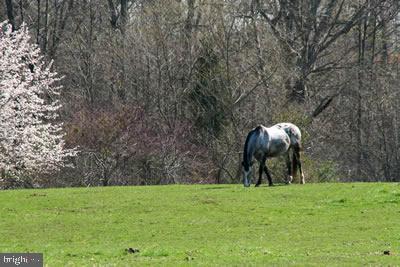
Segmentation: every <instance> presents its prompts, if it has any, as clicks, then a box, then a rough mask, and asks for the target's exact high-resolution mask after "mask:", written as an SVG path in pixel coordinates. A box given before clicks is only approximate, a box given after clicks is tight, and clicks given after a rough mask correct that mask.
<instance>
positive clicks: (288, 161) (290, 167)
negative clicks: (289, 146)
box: [286, 152, 293, 184]
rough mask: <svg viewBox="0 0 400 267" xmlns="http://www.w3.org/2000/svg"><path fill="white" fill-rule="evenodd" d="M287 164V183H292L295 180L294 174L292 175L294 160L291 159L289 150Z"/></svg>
mask: <svg viewBox="0 0 400 267" xmlns="http://www.w3.org/2000/svg"><path fill="white" fill-rule="evenodd" d="M286 166H287V168H288V177H287V181H286V183H287V184H290V183H292V181H293V176H292V162H291V160H290V155H289V152H288V153H286Z"/></svg>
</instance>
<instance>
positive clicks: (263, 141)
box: [242, 123, 305, 187]
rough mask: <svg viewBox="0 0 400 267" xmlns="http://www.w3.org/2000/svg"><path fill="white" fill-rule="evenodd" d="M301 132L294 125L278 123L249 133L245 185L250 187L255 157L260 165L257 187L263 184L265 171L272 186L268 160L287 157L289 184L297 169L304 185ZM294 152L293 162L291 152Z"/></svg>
mask: <svg viewBox="0 0 400 267" xmlns="http://www.w3.org/2000/svg"><path fill="white" fill-rule="evenodd" d="M300 149H301V132H300V130H299V128H298V127H297V126H296V125H294V124H292V123H278V124H276V125H274V126H272V127H269V128H267V127H265V126H262V125H259V126H257V127H256V128H254V129H253V130H251V131H250V132H249V134H248V135H247V138H246V142H245V145H244V152H243V162H242V165H243V184H244V186H246V187H247V186H250V178H249V175H250V174H251V166H252V160H253V156H254V157H255V158H256V159H257V161H258V162H259V163H260V168H259V178H258V181H257V184H256V186H259V185H260V184H261V179H262V173H263V171H264V172H265V174H266V175H267V178H268V184H269V185H270V186H272V185H273V184H272V179H271V175H270V172H269V170H268V167H267V165H266V161H267V158H272V157H277V156H280V155H286V165H287V168H288V179H287V183H288V184H290V183H291V182H292V180H293V176H295V175H296V173H297V169H298V170H299V172H300V176H301V179H300V183H302V184H304V183H305V181H304V174H303V171H302V168H301V161H300ZM290 150H293V156H292V161H291V160H290V155H289V152H290Z"/></svg>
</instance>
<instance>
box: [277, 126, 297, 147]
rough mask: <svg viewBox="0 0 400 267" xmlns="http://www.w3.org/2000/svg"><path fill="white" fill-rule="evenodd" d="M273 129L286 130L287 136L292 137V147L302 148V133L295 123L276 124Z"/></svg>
mask: <svg viewBox="0 0 400 267" xmlns="http://www.w3.org/2000/svg"><path fill="white" fill-rule="evenodd" d="M272 127H276V128H279V129H282V130H284V131H285V132H286V134H287V135H288V136H289V137H290V142H291V145H299V146H301V131H300V129H299V127H297V126H296V125H294V124H293V123H290V122H282V123H278V124H275V125H274V126H272ZM272 127H271V128H272Z"/></svg>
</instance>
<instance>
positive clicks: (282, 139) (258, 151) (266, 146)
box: [254, 125, 290, 160]
mask: <svg viewBox="0 0 400 267" xmlns="http://www.w3.org/2000/svg"><path fill="white" fill-rule="evenodd" d="M254 130H256V131H257V135H256V136H255V138H254V156H255V157H256V158H257V159H258V160H261V159H262V158H263V157H264V156H267V157H275V156H278V155H281V154H283V153H285V152H286V151H287V150H288V148H289V146H290V139H289V136H288V135H287V134H286V132H285V131H284V130H283V129H280V128H277V127H275V128H273V127H270V128H267V127H265V126H262V125H260V126H258V127H256V128H255V129H254Z"/></svg>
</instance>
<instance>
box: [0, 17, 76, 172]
mask: <svg viewBox="0 0 400 267" xmlns="http://www.w3.org/2000/svg"><path fill="white" fill-rule="evenodd" d="M50 68H51V63H50V64H48V65H46V64H45V62H44V60H43V57H42V56H41V55H40V51H39V48H38V47H37V45H35V44H32V43H30V37H29V33H28V29H27V27H26V26H25V25H22V26H21V28H20V29H19V30H17V31H14V32H13V31H12V29H11V25H9V24H8V23H6V22H3V23H0V170H1V172H2V178H4V177H5V175H6V174H9V175H13V176H16V177H18V176H19V175H20V174H26V173H32V172H43V171H50V170H56V169H58V168H60V167H61V166H63V165H64V160H65V158H66V157H68V156H73V155H74V154H75V151H74V150H69V149H65V148H64V141H63V134H62V133H61V130H62V129H61V127H62V124H61V123H59V122H57V117H58V114H57V111H58V109H59V108H60V106H61V105H60V103H59V101H58V100H57V98H58V96H59V94H60V86H56V85H55V83H56V82H57V81H58V80H59V79H60V78H57V73H55V72H53V71H51V70H50Z"/></svg>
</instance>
